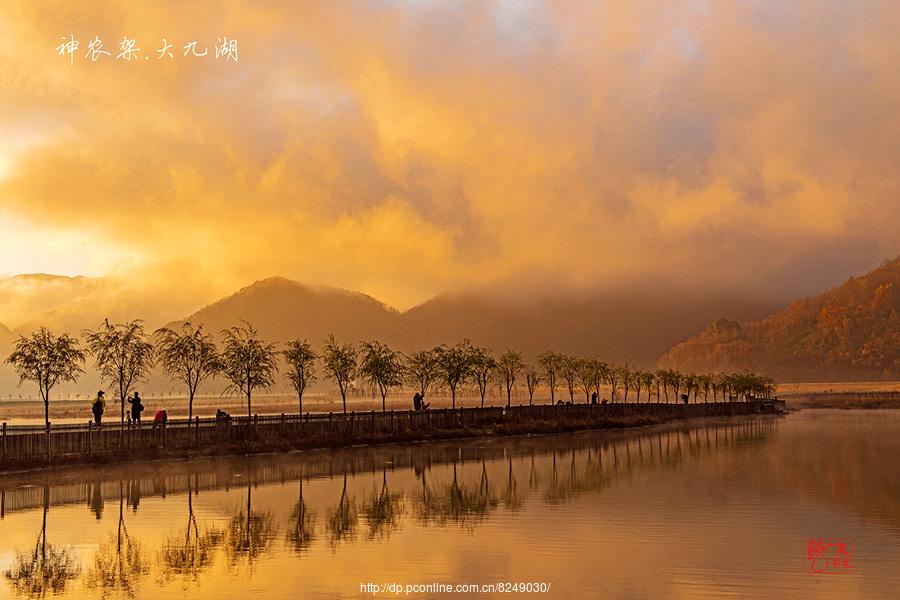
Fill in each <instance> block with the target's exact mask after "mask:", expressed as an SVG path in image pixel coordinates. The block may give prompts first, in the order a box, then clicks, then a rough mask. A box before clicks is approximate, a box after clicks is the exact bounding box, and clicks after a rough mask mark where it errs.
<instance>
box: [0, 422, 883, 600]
mask: <svg viewBox="0 0 900 600" xmlns="http://www.w3.org/2000/svg"><path fill="white" fill-rule="evenodd" d="M898 456H900V411H897V412H895V411H880V410H866V411H827V410H804V411H800V412H796V413H791V414H789V415H787V416H785V417H757V418H744V419H716V420H709V421H706V422H702V423H697V422H693V423H681V424H669V425H666V426H659V427H654V428H645V429H640V430H628V431H624V430H623V431H598V432H584V433H577V434H570V435H559V436H557V435H554V436H532V437H519V438H505V439H490V440H486V439H479V440H464V441H454V442H432V443H421V444H410V445H401V446H380V447H362V448H353V449H348V450H343V451H334V450H331V451H321V452H319V451H317V452H306V453H296V454H288V455H265V456H255V457H245V458H220V459H215V460H196V461H174V462H160V463H144V464H132V465H116V466H108V467H90V468H86V467H85V468H74V469H64V470H57V471H53V472H50V473H42V474H30V475H21V476H7V477H5V478H0V489H2V492H0V513H2V519H0V578H2V581H0V597H19V598H39V597H49V596H51V595H53V596H56V597H60V598H117V597H122V598H160V597H185V596H187V597H190V598H210V599H213V598H215V599H221V598H235V599H237V598H266V599H267V600H271V599H276V598H339V597H348V598H361V597H367V598H372V597H381V598H394V597H419V598H425V597H451V596H456V597H467V598H483V597H497V596H498V595H499V594H496V593H490V592H481V591H474V592H471V593H461V594H448V593H443V594H439V593H436V592H434V591H431V592H428V591H426V592H421V591H414V592H413V593H410V594H409V595H408V596H407V595H406V593H405V591H406V589H407V588H406V586H411V585H417V586H418V585H420V586H426V585H434V584H448V585H458V584H466V585H468V584H473V585H479V586H480V585H487V584H498V583H506V582H508V583H509V584H516V583H527V584H533V585H534V586H536V587H537V588H538V589H543V590H546V591H544V592H535V593H529V594H523V595H527V596H529V597H546V598H594V597H597V598H599V597H608V598H745V597H746V598H806V597H808V598H813V597H814V598H817V599H819V600H820V599H823V598H841V599H847V598H887V597H894V594H895V593H896V590H897V589H900V575H898V572H900V571H898V569H897V565H898V564H900V508H898V506H900V474H898V473H900V471H898V469H897V466H896V459H897V457H898ZM811 540H813V541H814V542H818V540H821V541H822V545H821V546H816V549H817V550H816V551H817V552H818V551H819V550H821V551H822V553H821V554H819V555H818V558H817V559H816V561H813V562H810V561H809V560H808V558H809V556H810V555H809V554H808V550H809V543H810V541H811ZM832 544H833V545H832ZM840 544H843V545H840ZM851 555H852V559H850V558H848V557H850V556H851ZM845 559H846V560H845ZM831 560H833V561H834V563H833V566H829V565H830V562H826V561H831ZM816 571H823V572H816ZM367 584H373V585H379V586H384V585H385V584H396V585H397V586H399V590H400V594H399V596H398V595H397V594H395V593H388V592H384V593H378V594H376V595H373V594H372V593H371V592H368V591H367V590H368V589H370V588H368V587H367ZM389 589H390V590H392V592H393V590H395V589H398V588H395V587H393V586H391V587H390V588H389ZM423 589H427V588H423ZM434 589H435V588H432V590H434ZM507 595H508V594H507ZM513 595H515V594H513Z"/></svg>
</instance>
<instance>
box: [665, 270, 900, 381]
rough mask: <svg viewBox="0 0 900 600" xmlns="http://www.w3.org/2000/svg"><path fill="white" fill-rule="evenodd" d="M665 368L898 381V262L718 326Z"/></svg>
mask: <svg viewBox="0 0 900 600" xmlns="http://www.w3.org/2000/svg"><path fill="white" fill-rule="evenodd" d="M660 363H661V364H663V365H667V366H674V367H677V368H680V369H684V370H688V371H709V370H739V369H753V370H758V371H762V372H765V373H768V374H770V375H772V376H774V377H777V378H781V379H792V380H811V381H812V380H819V381H828V380H846V379H867V378H876V379H889V378H897V377H900V257H898V258H895V259H893V260H889V261H885V262H884V263H883V264H882V265H881V266H880V267H878V268H876V269H874V270H873V271H871V272H869V273H867V274H865V275H862V276H860V277H853V278H850V279H849V280H848V281H847V282H845V283H844V284H842V285H840V286H838V287H836V288H834V289H832V290H830V291H828V292H825V293H824V294H820V295H818V296H814V297H811V298H805V299H803V300H798V301H796V302H794V303H792V304H790V305H789V306H788V307H786V308H784V309H783V310H780V311H778V312H776V313H774V314H772V315H770V316H768V317H766V318H765V319H762V320H759V321H751V322H738V321H735V320H729V319H719V320H717V321H715V322H713V323H711V324H709V325H708V326H707V327H706V328H705V329H704V330H703V331H702V332H701V333H700V334H699V335H698V336H696V337H694V338H692V339H689V340H687V341H685V342H683V343H681V344H678V345H677V346H675V347H674V348H672V350H671V351H670V352H668V353H667V354H666V355H665V356H663V357H662V358H661V360H660Z"/></svg>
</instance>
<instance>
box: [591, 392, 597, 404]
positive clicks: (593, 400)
mask: <svg viewBox="0 0 900 600" xmlns="http://www.w3.org/2000/svg"><path fill="white" fill-rule="evenodd" d="M591 404H597V392H594V393H592V394H591Z"/></svg>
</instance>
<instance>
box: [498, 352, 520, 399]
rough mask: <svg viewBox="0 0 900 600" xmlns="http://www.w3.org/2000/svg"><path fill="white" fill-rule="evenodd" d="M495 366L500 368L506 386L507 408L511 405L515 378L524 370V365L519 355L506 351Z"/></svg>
mask: <svg viewBox="0 0 900 600" xmlns="http://www.w3.org/2000/svg"><path fill="white" fill-rule="evenodd" d="M497 364H498V365H499V368H500V376H501V377H502V378H503V383H504V384H505V385H506V406H507V407H509V406H510V404H512V389H513V386H514V385H515V384H516V376H517V375H518V374H519V372H520V371H521V370H522V369H524V368H525V363H524V362H523V361H522V355H521V354H519V353H518V352H514V351H512V350H507V351H506V352H504V353H503V354H502V355H501V356H500V358H499V360H497Z"/></svg>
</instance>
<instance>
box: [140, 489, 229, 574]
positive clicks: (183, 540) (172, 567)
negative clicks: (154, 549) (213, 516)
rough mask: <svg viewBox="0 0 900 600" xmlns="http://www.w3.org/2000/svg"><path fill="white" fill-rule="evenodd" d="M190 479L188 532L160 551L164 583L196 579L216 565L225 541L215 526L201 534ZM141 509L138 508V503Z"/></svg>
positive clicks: (172, 538)
mask: <svg viewBox="0 0 900 600" xmlns="http://www.w3.org/2000/svg"><path fill="white" fill-rule="evenodd" d="M190 481H191V480H189V483H188V490H187V496H186V497H187V523H186V524H185V527H184V533H177V534H174V535H171V536H169V537H167V538H166V539H165V540H163V543H162V548H161V549H160V551H159V557H158V564H159V566H160V569H161V577H162V578H163V579H164V580H167V579H171V578H172V577H174V576H176V575H180V576H182V577H186V578H189V579H193V580H196V579H197V578H198V577H199V575H200V573H201V572H202V571H203V570H204V569H206V568H207V567H208V566H209V565H210V564H211V562H212V557H213V550H215V549H216V548H217V547H218V546H219V545H220V544H221V543H222V540H223V539H224V532H223V531H222V530H221V529H218V528H215V527H209V526H207V527H205V528H204V529H203V531H202V532H201V531H200V527H199V525H198V524H197V516H196V515H195V514H194V495H195V494H196V490H195V489H193V487H192V485H191V483H190ZM133 506H134V509H135V510H137V505H136V504H134V505H133Z"/></svg>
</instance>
